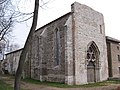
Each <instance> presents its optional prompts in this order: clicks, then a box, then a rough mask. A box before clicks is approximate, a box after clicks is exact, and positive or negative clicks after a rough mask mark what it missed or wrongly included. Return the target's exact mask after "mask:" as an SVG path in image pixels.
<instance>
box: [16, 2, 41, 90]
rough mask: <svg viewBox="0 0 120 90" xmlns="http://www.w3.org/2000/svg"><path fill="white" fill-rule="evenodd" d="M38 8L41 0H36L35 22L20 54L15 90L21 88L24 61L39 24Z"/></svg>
mask: <svg viewBox="0 0 120 90" xmlns="http://www.w3.org/2000/svg"><path fill="white" fill-rule="evenodd" d="M38 10H39V0H35V6H34V14H33V22H32V26H31V29H30V32H29V35H28V38H27V40H26V42H25V45H24V48H23V51H22V53H21V56H20V60H19V64H18V69H17V71H16V75H15V82H14V90H20V80H21V76H22V71H23V68H24V62H25V58H26V54H27V51H28V46H29V44H30V42H31V38H32V36H33V34H34V32H35V29H36V26H37V19H38Z"/></svg>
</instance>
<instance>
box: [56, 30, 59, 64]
mask: <svg viewBox="0 0 120 90" xmlns="http://www.w3.org/2000/svg"><path fill="white" fill-rule="evenodd" d="M55 35H56V36H55V45H56V46H55V60H56V65H59V62H60V34H59V30H58V29H56V32H55Z"/></svg>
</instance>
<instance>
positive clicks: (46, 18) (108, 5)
mask: <svg viewBox="0 0 120 90" xmlns="http://www.w3.org/2000/svg"><path fill="white" fill-rule="evenodd" d="M23 1H24V0H23ZM28 1H29V4H28V3H25V2H24V3H23V2H21V3H22V5H23V6H22V8H23V9H21V10H22V11H24V12H26V11H32V10H33V7H32V6H33V4H34V2H33V1H32V0H28ZM43 1H45V2H46V1H48V0H43ZM76 1H77V2H79V3H81V4H85V5H87V6H90V7H91V8H93V9H94V10H96V11H98V12H101V13H102V14H103V15H104V22H105V31H106V35H107V36H111V37H113V38H116V39H119V40H120V35H119V34H120V26H119V20H120V10H119V9H120V1H119V0H109V1H108V0H76ZM73 2H75V1H74V0H51V1H50V2H49V3H48V4H47V5H45V6H44V7H43V8H44V9H41V8H40V10H39V19H38V26H37V27H38V28H39V27H41V26H43V25H45V24H47V23H49V22H51V21H52V20H55V19H57V18H58V17H60V16H62V15H64V14H66V13H68V12H70V11H71V4H72V3H73ZM25 8H26V9H25ZM30 26H31V24H30V20H29V22H27V23H22V24H21V25H20V24H19V25H16V26H15V28H14V36H15V39H14V42H16V43H19V44H20V45H21V47H22V46H23V44H24V42H25V40H26V38H27V35H28V32H29V28H30Z"/></svg>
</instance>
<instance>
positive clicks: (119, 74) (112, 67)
mask: <svg viewBox="0 0 120 90" xmlns="http://www.w3.org/2000/svg"><path fill="white" fill-rule="evenodd" d="M106 42H107V55H108V70H109V77H113V78H120V44H119V43H120V40H117V39H114V38H111V37H108V36H107V37H106Z"/></svg>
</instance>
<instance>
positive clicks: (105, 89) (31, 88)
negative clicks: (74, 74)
mask: <svg viewBox="0 0 120 90" xmlns="http://www.w3.org/2000/svg"><path fill="white" fill-rule="evenodd" d="M0 79H2V80H4V81H5V82H6V83H7V84H10V85H12V86H13V83H14V79H13V78H11V77H7V76H0ZM21 86H22V88H23V89H26V90H116V89H117V87H118V86H120V84H110V85H108V86H100V87H90V88H56V87H49V86H46V85H38V84H31V83H26V82H21Z"/></svg>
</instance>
